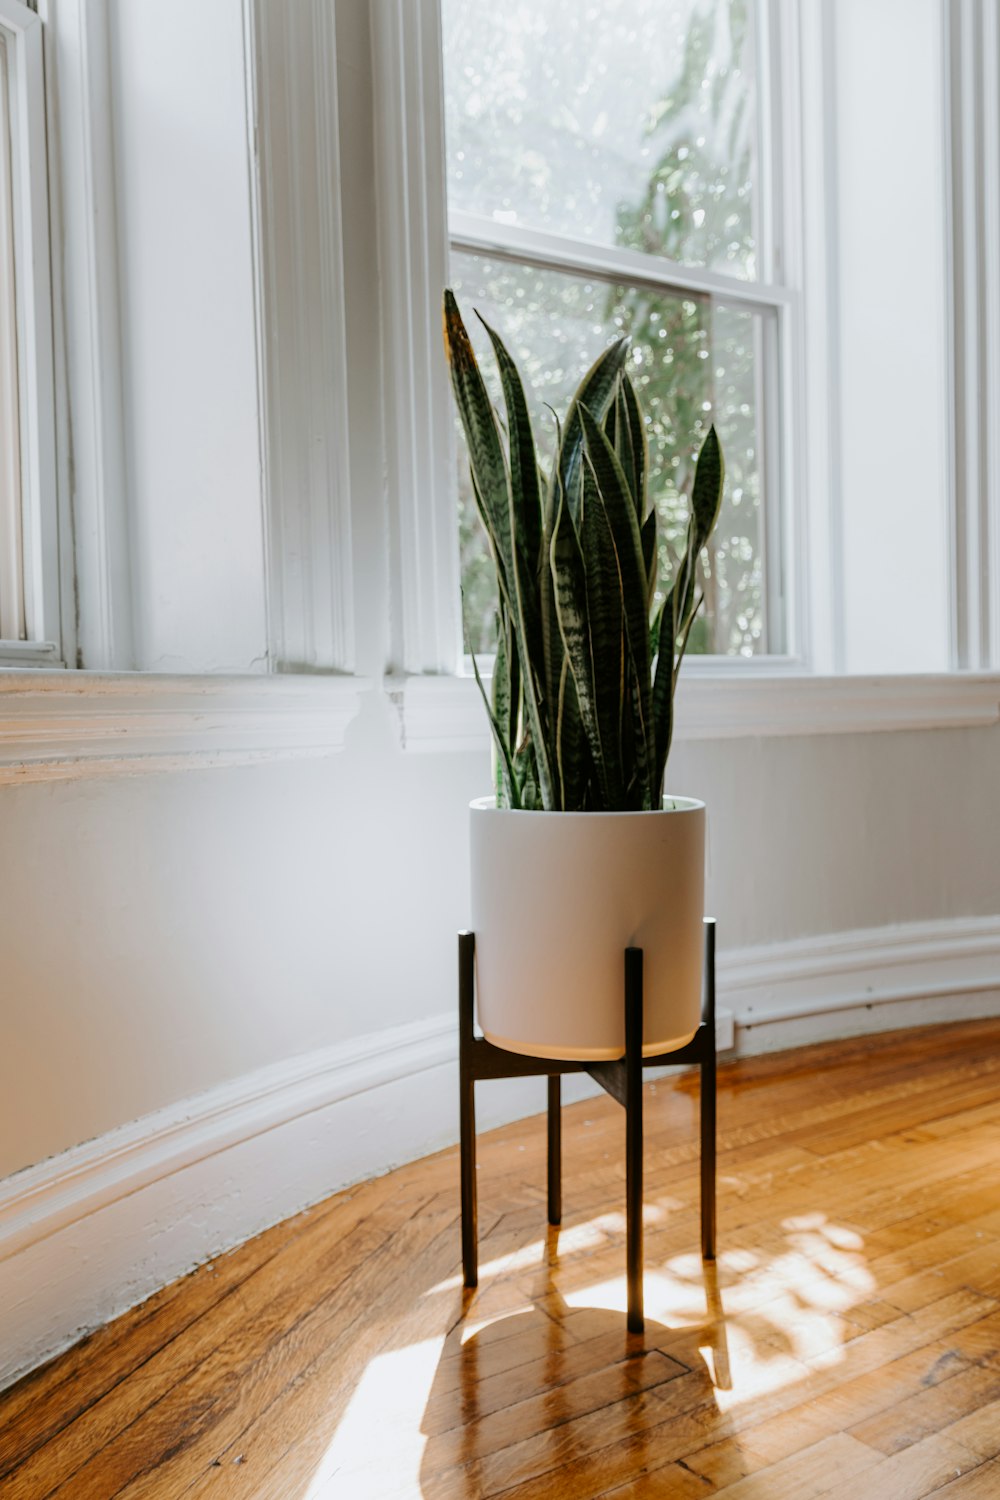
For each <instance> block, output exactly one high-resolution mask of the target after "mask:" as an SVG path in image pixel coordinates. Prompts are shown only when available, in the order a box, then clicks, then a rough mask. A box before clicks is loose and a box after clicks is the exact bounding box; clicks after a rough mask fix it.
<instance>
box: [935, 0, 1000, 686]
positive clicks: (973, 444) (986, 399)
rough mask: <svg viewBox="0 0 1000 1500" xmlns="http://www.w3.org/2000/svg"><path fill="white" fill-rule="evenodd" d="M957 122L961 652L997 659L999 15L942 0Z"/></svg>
mask: <svg viewBox="0 0 1000 1500" xmlns="http://www.w3.org/2000/svg"><path fill="white" fill-rule="evenodd" d="M945 26H946V43H947V48H946V50H947V54H948V56H949V58H950V64H951V67H950V77H949V79H948V83H949V85H950V87H949V94H948V101H949V106H950V110H949V116H950V124H951V159H950V168H951V176H950V186H951V229H952V244H951V264H950V273H951V307H950V313H951V334H952V337H951V347H950V351H949V352H950V355H951V360H950V368H951V371H952V386H953V399H954V423H953V428H952V434H951V436H952V453H951V457H952V464H953V470H954V473H953V485H954V490H953V511H952V516H951V522H952V531H953V535H952V559H953V567H954V579H953V587H954V629H955V654H956V660H957V663H958V665H959V666H962V667H971V668H973V669H976V668H979V669H988V668H989V667H991V666H992V667H996V666H997V665H1000V434H998V432H997V423H996V413H997V411H998V409H1000V16H998V13H997V8H996V6H993V5H981V4H979V3H978V0H955V3H953V4H950V5H947V6H945Z"/></svg>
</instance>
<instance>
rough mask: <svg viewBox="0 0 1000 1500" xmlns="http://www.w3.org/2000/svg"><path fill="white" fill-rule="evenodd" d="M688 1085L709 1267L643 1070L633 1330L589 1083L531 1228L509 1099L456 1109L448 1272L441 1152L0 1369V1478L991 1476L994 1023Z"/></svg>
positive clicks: (997, 1326) (765, 1490)
mask: <svg viewBox="0 0 1000 1500" xmlns="http://www.w3.org/2000/svg"><path fill="white" fill-rule="evenodd" d="M720 1083H721V1087H720V1106H719V1107H720V1145H721V1153H720V1158H719V1181H720V1216H719V1260H718V1263H717V1268H715V1269H712V1268H709V1267H705V1266H703V1265H702V1262H701V1260H700V1258H699V1256H698V1254H697V1246H698V1164H697V1153H696V1148H695V1144H694V1142H695V1139H696V1112H697V1092H696V1081H695V1078H694V1076H693V1075H691V1076H682V1077H675V1078H674V1079H672V1080H668V1081H666V1082H662V1081H661V1082H659V1083H657V1084H649V1085H647V1095H648V1103H647V1115H646V1119H647V1178H648V1195H649V1209H648V1228H647V1245H646V1249H647V1280H646V1306H647V1317H648V1323H647V1331H646V1334H645V1336H644V1337H640V1338H631V1337H629V1336H628V1335H627V1334H626V1332H625V1326H624V1317H623V1314H622V1308H623V1299H624V1275H623V1272H624V1222H623V1213H622V1207H623V1190H624V1184H623V1176H622V1163H623V1146H624V1140H623V1137H624V1121H623V1115H622V1112H621V1111H620V1110H619V1109H618V1108H617V1106H615V1105H613V1104H612V1103H611V1102H610V1101H608V1100H604V1099H602V1100H600V1101H589V1102H587V1103H585V1104H581V1105H575V1106H573V1107H572V1108H569V1109H567V1110H566V1111H565V1125H564V1160H565V1181H564V1196H565V1208H564V1224H563V1227H562V1229H561V1230H560V1231H558V1232H557V1231H546V1227H545V1170H544V1140H545V1130H544V1124H543V1121H542V1120H540V1119H538V1120H534V1121H525V1122H523V1123H522V1124H519V1125H517V1126H513V1127H509V1128H507V1129H504V1130H501V1131H496V1132H494V1133H493V1134H492V1135H490V1136H484V1137H483V1139H482V1144H481V1150H480V1168H479V1180H480V1218H481V1232H482V1247H481V1250H482V1255H481V1264H482V1272H483V1274H482V1280H481V1286H480V1289H479V1291H478V1293H477V1294H476V1295H475V1296H474V1297H473V1298H472V1299H471V1300H469V1299H468V1298H467V1296H466V1295H465V1294H463V1291H462V1287H461V1278H460V1275H459V1235H458V1163H457V1156H456V1153H455V1152H454V1151H448V1152H444V1153H442V1154H440V1155H438V1156H435V1157H432V1158H429V1159H427V1160H425V1161H422V1162H418V1163H417V1164H416V1165H414V1166H411V1167H405V1168H403V1169H401V1170H400V1171H397V1172H394V1173H392V1174H391V1175H390V1176H388V1177H384V1178H381V1179H379V1180H378V1181H376V1182H372V1183H369V1184H367V1185H365V1186H362V1187H359V1188H355V1189H353V1190H351V1191H350V1192H346V1193H341V1194H339V1195H338V1196H337V1197H336V1198H332V1199H330V1200H329V1201H328V1202H327V1203H324V1204H322V1205H321V1206H320V1207H318V1208H316V1209H314V1210H312V1211H310V1212H309V1213H306V1214H302V1215H300V1216H299V1217H298V1218H296V1219H293V1220H290V1221H289V1222H287V1223H285V1224H282V1225H280V1226H279V1227H278V1228H277V1229H274V1230H271V1231H269V1232H268V1233H267V1234H265V1235H262V1236H261V1237H260V1238H258V1239H257V1240H254V1241H253V1242H252V1243H250V1244H248V1245H244V1246H243V1247H242V1248H241V1249H239V1250H236V1251H234V1252H233V1253H232V1254H229V1255H225V1256H222V1257H220V1258H219V1259H218V1260H217V1261H216V1262H215V1263H214V1265H210V1266H205V1267H203V1268H202V1269H201V1270H199V1271H197V1272H195V1273H194V1274H193V1275H192V1276H190V1277H188V1278H187V1279H186V1280H184V1281H182V1282H179V1283H177V1284H176V1285H174V1286H172V1287H169V1288H167V1289H166V1290H165V1291H163V1292H161V1293H160V1294H158V1295H157V1296H156V1297H154V1298H153V1299H152V1300H151V1301H149V1302H147V1303H145V1304H144V1305H143V1306H142V1307H140V1308H138V1309H136V1310H135V1311H134V1312H132V1313H129V1314H127V1315H126V1316H125V1317H123V1318H121V1319H120V1320H119V1321H118V1322H117V1323H115V1324H114V1325H112V1326H111V1327H109V1328H107V1329H104V1330H102V1331H101V1332H100V1333H98V1334H95V1335H94V1336H93V1337H92V1338H90V1339H89V1340H87V1341H86V1342H85V1343H83V1344H81V1345H79V1346H78V1347H77V1348H75V1349H73V1350H72V1351H70V1353H68V1354H66V1355H65V1356H63V1357H62V1358H60V1359H59V1360H57V1361H55V1362H54V1363H53V1364H51V1365H49V1366H48V1367H47V1368H45V1369H44V1370H42V1371H40V1372H38V1373H36V1374H35V1375H34V1376H31V1377H29V1378H28V1379H27V1380H26V1381H24V1382H22V1383H21V1384H20V1385H19V1386H17V1387H15V1388H14V1389H13V1390H11V1391H10V1392H8V1393H7V1394H6V1396H4V1397H0V1495H2V1496H3V1500H43V1497H45V1496H49V1495H57V1496H60V1497H65V1500H111V1497H112V1496H123V1497H124V1496H127V1497H129V1500H139V1497H146V1496H152V1497H156V1500H166V1497H173V1496H182V1495H183V1496H186V1497H195V1496H211V1497H224V1496H240V1497H246V1496H254V1497H266V1500H318V1497H320V1496H322V1497H334V1496H336V1497H343V1500H368V1497H375V1496H379V1497H381V1496H398V1497H404V1496H422V1497H425V1500H451V1497H462V1500H481V1497H486V1496H494V1495H503V1496H505V1497H507V1500H543V1497H544V1500H563V1497H565V1500H589V1497H596V1496H599V1495H602V1496H603V1495H607V1496H614V1497H615V1500H640V1497H641V1500H646V1497H670V1500H674V1497H676V1500H687V1497H690V1496H708V1495H724V1496H726V1500H786V1497H788V1500H811V1497H816V1496H820V1495H822V1496H825V1497H827V1500H918V1497H921V1496H925V1495H931V1494H933V1495H935V1496H939V1497H941V1500H996V1497H1000V1023H997V1022H973V1023H968V1024H963V1025H959V1026H953V1027H941V1028H935V1029H933V1030H926V1031H919V1032H911V1033H908V1034H902V1035H901V1034H897V1035H889V1036H884V1037H877V1038H874V1039H872V1038H868V1039H865V1040H860V1041H855V1042H844V1043H837V1044H833V1045H828V1046H822V1047H814V1048H809V1049H804V1050H800V1051H798V1052H794V1053H786V1054H784V1055H779V1056H776V1057H773V1058H761V1059H755V1060H752V1061H748V1062H743V1063H739V1064H734V1065H731V1066H728V1067H726V1068H724V1069H723V1070H722V1075H721V1080H720ZM488 1086H489V1085H482V1086H481V1087H488ZM542 1087H543V1086H542V1085H541V1084H540V1085H539V1088H540V1090H542ZM543 1098H544V1095H543V1094H541V1096H540V1100H539V1102H540V1104H541V1103H542V1102H543Z"/></svg>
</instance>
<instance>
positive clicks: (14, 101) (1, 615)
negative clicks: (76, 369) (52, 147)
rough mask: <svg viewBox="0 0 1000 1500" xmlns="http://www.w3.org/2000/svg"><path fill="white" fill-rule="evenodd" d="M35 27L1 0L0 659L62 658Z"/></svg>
mask: <svg viewBox="0 0 1000 1500" xmlns="http://www.w3.org/2000/svg"><path fill="white" fill-rule="evenodd" d="M47 194H48V184H47V173H46V149H45V110H44V74H43V62H42V41H41V24H40V22H39V20H38V17H37V16H36V15H35V14H34V12H33V11H31V10H29V9H28V8H27V6H24V5H21V4H19V3H17V0H0V663H6V664H8V665H9V664H14V665H25V664H28V663H33V664H41V663H44V662H52V663H58V662H59V661H60V660H61V626H60V613H61V611H60V597H59V595H60V582H59V549H58V537H57V535H56V498H55V450H54V436H53V421H54V414H53V388H52V312H51V292H50V279H49V238H48V206H47V201H48V200H47Z"/></svg>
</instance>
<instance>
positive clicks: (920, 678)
mask: <svg viewBox="0 0 1000 1500" xmlns="http://www.w3.org/2000/svg"><path fill="white" fill-rule="evenodd" d="M385 687H386V691H387V692H388V693H389V694H390V696H391V698H392V700H393V702H394V703H395V705H396V709H397V712H398V715H399V722H400V731H401V735H402V742H403V746H404V748H405V749H407V750H413V751H441V750H483V749H486V748H487V747H488V745H489V730H488V726H487V722H486V715H485V712H484V709H483V705H482V702H481V700H480V696H479V690H478V688H477V687H476V684H475V681H474V679H472V678H468V677H396V678H391V677H390V678H387V679H386V683H385ZM486 687H487V691H489V684H488V681H487V682H486ZM998 722H1000V674H997V673H979V672H954V673H942V674H933V675H931V674H927V675H924V674H919V675H918V674H913V675H905V676H903V675H901V676H892V677H860V676H858V677H848V676H841V677H816V676H811V675H808V674H805V673H801V672H797V673H796V672H792V671H789V670H787V669H779V670H777V671H774V672H772V673H767V674H765V672H764V671H763V670H762V669H758V668H751V669H750V670H748V671H744V670H743V669H742V668H729V669H726V668H722V669H719V670H712V671H705V670H703V671H702V672H701V673H699V672H696V671H688V672H686V673H685V674H682V677H681V682H680V687H679V688H678V692H677V717H676V724H675V730H674V739H675V742H676V741H681V740H716V739H753V738H758V737H762V736H775V735H781V736H793V735H812V734H868V733H872V732H875V731H884V730H889V729H955V728H961V727H966V726H971V725H987V724H996V723H998Z"/></svg>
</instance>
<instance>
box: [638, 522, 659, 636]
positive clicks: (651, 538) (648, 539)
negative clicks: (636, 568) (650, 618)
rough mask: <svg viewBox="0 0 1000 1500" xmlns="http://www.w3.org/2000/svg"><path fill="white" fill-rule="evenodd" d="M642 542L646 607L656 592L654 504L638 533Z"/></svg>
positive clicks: (656, 559)
mask: <svg viewBox="0 0 1000 1500" xmlns="http://www.w3.org/2000/svg"><path fill="white" fill-rule="evenodd" d="M639 536H640V541H641V544H642V565H643V567H644V568H645V570H646V609H647V610H650V609H652V607H653V595H654V594H655V593H656V575H657V572H658V565H659V558H658V556H657V552H656V506H655V505H654V506H653V509H652V510H651V511H650V512H649V515H648V516H647V517H646V519H645V520H644V521H643V523H642V529H641V531H640V533H639Z"/></svg>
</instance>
